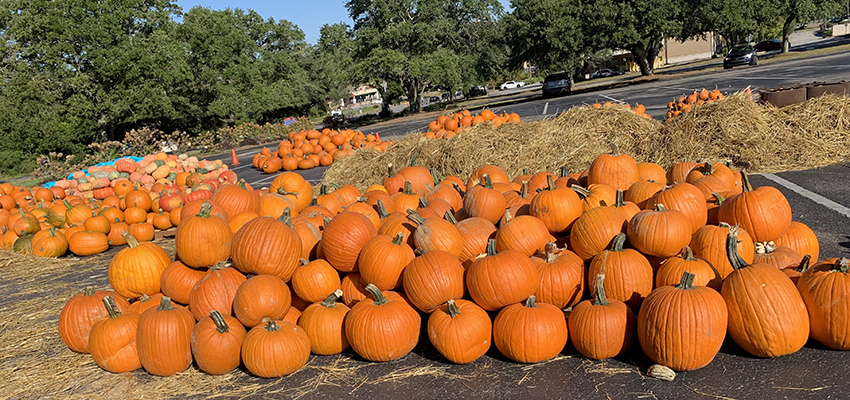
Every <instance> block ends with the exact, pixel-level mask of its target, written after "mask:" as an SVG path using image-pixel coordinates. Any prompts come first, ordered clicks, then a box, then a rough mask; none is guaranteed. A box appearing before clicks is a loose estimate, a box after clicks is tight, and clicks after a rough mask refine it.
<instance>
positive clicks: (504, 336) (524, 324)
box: [493, 295, 568, 364]
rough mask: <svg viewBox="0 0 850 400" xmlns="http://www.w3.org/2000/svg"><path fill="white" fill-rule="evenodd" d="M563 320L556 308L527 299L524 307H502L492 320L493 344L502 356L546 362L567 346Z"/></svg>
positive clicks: (516, 304)
mask: <svg viewBox="0 0 850 400" xmlns="http://www.w3.org/2000/svg"><path fill="white" fill-rule="evenodd" d="M567 336H568V335H567V321H566V319H564V313H563V311H561V309H560V308H558V307H555V306H553V305H551V304H547V303H537V302H536V301H535V298H534V296H533V295H532V296H529V297H528V300H526V301H525V304H521V303H515V304H512V305H509V306H507V307H505V308H503V309H502V310H501V311H499V314H497V315H496V319H495V320H494V321H493V343H495V344H496V348H498V349H499V352H501V353H502V354H503V355H505V357H508V358H510V359H511V360H514V361H517V362H521V363H526V364H528V363H536V362H541V361H546V360H549V359H552V358H555V356H557V355H558V353H560V352H561V350H563V349H564V345H566V344H567Z"/></svg>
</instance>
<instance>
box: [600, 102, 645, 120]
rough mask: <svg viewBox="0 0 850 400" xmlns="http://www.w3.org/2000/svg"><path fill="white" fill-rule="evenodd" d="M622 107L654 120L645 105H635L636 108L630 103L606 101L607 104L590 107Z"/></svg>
mask: <svg viewBox="0 0 850 400" xmlns="http://www.w3.org/2000/svg"><path fill="white" fill-rule="evenodd" d="M619 106H622V107H623V108H625V109H627V110H632V111H634V112H635V114H637V115H640V116H642V117H644V118H647V119H652V116H651V115H649V114H647V113H646V106H644V105H643V104H635V106H634V107H632V106H631V105H629V103H622V104H621V103H612V102H610V101H606V102H605V103H593V104H591V105H590V107H591V108H608V107H619Z"/></svg>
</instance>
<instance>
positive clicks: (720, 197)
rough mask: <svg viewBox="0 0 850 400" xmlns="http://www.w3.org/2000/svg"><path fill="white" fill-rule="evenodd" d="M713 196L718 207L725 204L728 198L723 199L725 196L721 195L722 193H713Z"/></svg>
mask: <svg viewBox="0 0 850 400" xmlns="http://www.w3.org/2000/svg"><path fill="white" fill-rule="evenodd" d="M711 195H712V196H714V204H717V205H718V206H719V205H721V204H723V202H724V201H726V198H725V197H723V195H721V194H720V193H717V192H712V193H711Z"/></svg>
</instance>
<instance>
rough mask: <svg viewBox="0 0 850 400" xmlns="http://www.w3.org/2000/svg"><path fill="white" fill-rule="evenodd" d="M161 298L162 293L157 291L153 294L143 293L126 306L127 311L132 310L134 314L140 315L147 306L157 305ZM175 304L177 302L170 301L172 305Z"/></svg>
mask: <svg viewBox="0 0 850 400" xmlns="http://www.w3.org/2000/svg"><path fill="white" fill-rule="evenodd" d="M161 300H162V293H157V294H154V295H153V296H148V295H146V294H143V295H141V296H140V297H139V298H138V299H136V301H134V302H133V303H132V304H130V307H128V308H127V312H134V313H136V314H139V315H142V313H143V312H145V311H147V310H148V309H149V308H156V307H159V303H160V301H161ZM176 305H177V304H176V303H174V302H173V301H172V302H171V306H172V307H173V306H176Z"/></svg>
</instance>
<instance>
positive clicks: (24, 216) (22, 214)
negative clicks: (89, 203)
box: [18, 208, 94, 218]
mask: <svg viewBox="0 0 850 400" xmlns="http://www.w3.org/2000/svg"><path fill="white" fill-rule="evenodd" d="M18 211H20V212H21V218H26V216H27V214H26V213H25V212H24V209H23V208H22V209H20V210H18ZM92 216H94V211H92Z"/></svg>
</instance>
